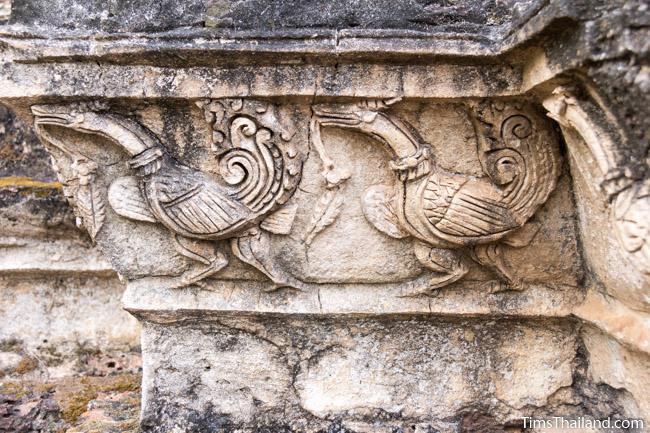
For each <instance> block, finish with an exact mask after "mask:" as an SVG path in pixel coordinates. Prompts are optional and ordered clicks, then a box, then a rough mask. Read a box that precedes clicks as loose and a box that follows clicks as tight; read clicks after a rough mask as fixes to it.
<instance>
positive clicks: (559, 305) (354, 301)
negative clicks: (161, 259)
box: [122, 278, 583, 323]
mask: <svg viewBox="0 0 650 433" xmlns="http://www.w3.org/2000/svg"><path fill="white" fill-rule="evenodd" d="M152 280H155V278H147V279H143V280H139V281H132V282H130V283H128V284H127V290H126V292H125V293H124V297H123V299H122V302H123V305H124V308H125V309H126V310H128V311H129V312H131V313H133V314H135V315H136V316H138V317H141V318H143V319H145V320H147V321H152V322H156V321H162V322H164V323H168V322H169V321H170V320H171V321H173V320H183V319H184V318H187V317H188V316H194V315H196V314H200V315H201V316H202V317H205V316H206V315H210V314H214V315H223V314H224V313H233V314H247V313H251V314H280V315H294V314H297V315H302V314H305V315H314V314H315V315H396V314H433V315H449V316H470V317H471V316H482V315H505V316H521V317H565V316H569V315H570V314H571V313H572V308H573V306H574V305H576V304H579V303H580V301H581V299H582V297H583V293H582V291H581V290H580V289H579V288H576V287H572V286H556V287H552V286H544V285H536V286H531V287H528V288H527V289H526V290H524V291H522V292H512V291H511V292H501V293H489V290H490V288H491V286H492V285H493V283H494V282H493V283H491V282H480V283H479V282H471V281H470V282H466V283H464V284H463V286H462V288H460V287H459V288H456V289H454V290H444V289H443V290H441V291H440V292H439V293H438V294H437V296H434V297H430V296H404V295H403V290H404V289H405V286H404V285H395V284H373V285H370V284H355V285H352V284H350V285H346V286H344V287H342V286H340V285H338V286H337V285H334V284H312V285H311V286H309V287H308V289H306V290H304V291H300V292H299V291H296V290H289V289H283V290H281V291H276V292H265V289H268V287H269V284H268V283H265V282H259V281H215V282H214V283H213V284H211V285H210V286H209V287H208V286H206V287H205V288H200V287H198V286H192V287H189V288H184V289H165V288H161V285H160V284H153V281H152ZM427 281H428V278H420V279H418V280H414V281H413V282H412V283H411V284H412V285H413V286H416V285H417V284H426V282H427Z"/></svg>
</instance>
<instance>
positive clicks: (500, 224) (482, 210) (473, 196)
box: [435, 179, 519, 240]
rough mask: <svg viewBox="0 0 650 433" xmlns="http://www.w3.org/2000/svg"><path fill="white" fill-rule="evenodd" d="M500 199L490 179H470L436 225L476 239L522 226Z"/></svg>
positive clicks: (450, 201)
mask: <svg viewBox="0 0 650 433" xmlns="http://www.w3.org/2000/svg"><path fill="white" fill-rule="evenodd" d="M500 199H501V194H500V192H499V191H498V190H497V189H496V188H495V187H494V186H493V185H492V184H491V183H490V182H488V181H485V180H483V179H470V180H467V181H466V182H465V183H464V184H463V185H462V187H460V188H459V189H458V190H457V191H456V193H455V194H454V195H453V196H452V197H451V199H450V200H449V206H448V207H447V209H446V212H444V216H443V217H442V218H441V219H440V220H439V221H438V222H437V223H435V227H436V228H437V229H438V230H439V231H441V232H442V233H445V234H448V235H451V236H455V237H460V238H470V239H475V240H476V238H481V237H485V236H491V235H495V234H499V233H503V232H507V231H509V230H512V229H513V228H516V227H519V225H518V224H517V222H516V221H515V220H514V219H513V217H512V214H511V212H510V210H509V209H508V208H507V206H506V205H505V204H504V203H503V202H502V201H501V200H500Z"/></svg>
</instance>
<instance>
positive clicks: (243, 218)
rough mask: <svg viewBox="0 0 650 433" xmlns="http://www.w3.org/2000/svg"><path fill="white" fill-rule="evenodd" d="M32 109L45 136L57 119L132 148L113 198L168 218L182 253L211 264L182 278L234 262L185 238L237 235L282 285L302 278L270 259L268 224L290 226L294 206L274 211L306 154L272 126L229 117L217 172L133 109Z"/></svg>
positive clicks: (276, 228)
mask: <svg viewBox="0 0 650 433" xmlns="http://www.w3.org/2000/svg"><path fill="white" fill-rule="evenodd" d="M32 112H33V114H34V115H35V125H36V130H37V131H39V132H40V133H41V135H42V137H43V138H44V139H45V140H48V139H49V137H50V136H49V135H46V134H44V133H43V129H42V128H43V126H45V125H56V126H60V127H65V128H69V129H72V130H75V131H79V132H82V133H86V134H95V135H100V136H103V137H105V138H108V139H110V140H112V141H114V142H115V143H117V144H118V145H119V146H120V147H121V148H122V149H123V150H124V151H125V152H127V153H128V154H129V155H130V156H131V159H130V160H129V162H128V165H129V167H130V168H131V169H133V170H134V171H135V172H136V176H127V177H122V178H118V179H116V180H114V181H113V182H112V184H111V186H110V187H109V191H108V199H109V203H110V204H111V206H112V207H113V209H114V210H115V211H116V213H118V214H119V215H122V216H125V217H128V218H131V219H134V220H138V221H148V222H159V223H161V224H163V225H164V226H165V227H167V228H168V229H169V230H170V231H171V232H173V233H174V235H175V240H176V243H177V250H178V252H179V253H181V254H183V255H184V256H187V257H189V258H191V259H193V260H197V261H199V262H202V263H204V264H205V265H206V266H205V267H204V268H202V269H200V270H198V271H191V272H189V273H188V274H184V275H183V276H182V278H181V279H180V282H179V284H178V285H179V286H185V285H189V284H193V283H196V282H198V281H199V280H201V279H203V278H206V277H208V276H210V275H212V274H214V273H215V272H218V271H219V270H221V269H222V268H224V267H225V266H226V265H227V259H226V257H225V256H224V254H223V253H221V252H218V253H217V254H216V255H214V256H213V257H209V256H206V254H205V253H203V252H202V251H201V250H200V248H197V246H196V245H194V246H192V244H193V243H192V242H191V241H189V240H188V239H186V238H190V239H201V240H220V239H231V247H232V250H233V253H234V254H235V255H236V256H237V257H238V258H240V259H241V260H242V261H244V262H246V263H249V264H251V265H253V266H255V267H256V268H257V269H259V270H260V271H262V272H263V273H265V274H266V275H267V276H268V277H269V278H270V279H271V280H273V281H274V282H275V283H276V285H277V286H290V287H296V288H299V287H300V286H301V282H299V281H297V280H295V279H294V278H292V277H291V276H289V275H285V274H283V273H282V272H281V271H280V270H278V269H276V268H275V267H274V266H273V265H272V264H271V263H269V262H268V251H267V249H268V248H269V245H268V234H266V232H265V230H264V229H265V228H266V229H267V230H268V231H272V232H274V233H285V232H288V230H289V229H290V226H291V224H292V222H293V217H294V216H295V208H293V207H285V208H283V209H280V210H279V211H277V212H275V213H273V212H274V211H275V210H276V208H277V207H278V206H279V205H280V204H283V203H285V202H286V201H287V200H288V198H289V197H290V196H291V194H292V193H293V191H294V190H295V188H296V186H297V183H298V181H299V178H300V173H301V168H302V163H303V161H304V155H303V154H301V153H300V152H298V151H297V150H296V149H295V148H289V149H283V150H281V149H280V147H279V146H278V145H277V144H276V142H275V140H274V137H273V133H272V131H270V130H269V129H267V128H264V127H262V126H261V125H259V124H257V123H256V122H255V120H253V119H252V118H250V117H248V116H245V115H241V116H237V117H234V118H233V119H232V120H230V122H229V126H230V129H229V131H228V133H229V137H228V139H227V140H226V141H227V143H226V142H224V148H223V149H221V155H220V159H219V169H220V172H219V174H220V175H221V176H220V177H221V178H217V176H214V175H211V174H207V173H203V172H201V171H199V170H196V169H194V168H190V167H188V166H186V165H184V164H182V163H180V162H179V161H177V160H176V159H174V158H173V157H171V156H170V155H169V154H168V153H167V152H166V151H165V149H164V147H163V146H162V144H161V143H160V141H159V140H158V139H157V138H156V136H155V135H154V134H153V133H151V132H150V131H149V130H147V129H145V128H144V127H143V126H141V125H140V124H138V123H137V122H134V121H132V120H130V119H128V118H126V117H121V116H117V115H112V114H107V113H98V112H94V111H90V110H79V109H78V108H75V107H72V106H54V105H39V106H33V107H32ZM50 141H51V140H50ZM58 146H59V147H61V145H60V144H59V145H58Z"/></svg>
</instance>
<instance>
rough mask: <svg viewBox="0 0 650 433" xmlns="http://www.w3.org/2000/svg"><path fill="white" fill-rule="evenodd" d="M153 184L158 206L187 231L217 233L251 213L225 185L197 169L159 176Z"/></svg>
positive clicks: (188, 232)
mask: <svg viewBox="0 0 650 433" xmlns="http://www.w3.org/2000/svg"><path fill="white" fill-rule="evenodd" d="M155 186H156V190H157V192H158V194H157V196H158V202H159V204H160V209H161V210H162V211H163V212H164V213H165V214H166V216H167V217H168V219H169V220H171V222H172V223H173V224H174V225H175V226H176V227H177V228H179V229H181V231H184V232H186V233H187V234H189V235H194V236H198V237H213V236H214V237H216V236H219V235H221V234H223V232H225V231H227V230H229V229H232V228H234V227H238V226H239V225H240V223H242V222H244V221H245V220H246V219H247V218H248V217H250V214H251V212H250V210H249V209H248V208H247V207H246V206H245V205H243V204H241V203H239V202H238V201H237V200H236V198H235V197H233V196H231V195H230V194H229V193H228V191H227V190H226V189H225V188H224V187H222V186H221V185H219V184H217V183H215V182H214V181H212V180H210V179H208V178H207V177H205V176H202V175H200V174H198V173H197V174H196V175H194V176H192V175H186V176H183V177H180V178H179V177H177V176H159V177H157V179H156V185H155ZM168 222H169V221H168Z"/></svg>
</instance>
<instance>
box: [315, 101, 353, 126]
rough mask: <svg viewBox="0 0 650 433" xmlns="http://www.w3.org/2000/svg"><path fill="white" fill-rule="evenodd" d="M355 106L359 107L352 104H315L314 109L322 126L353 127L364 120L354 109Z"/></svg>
mask: <svg viewBox="0 0 650 433" xmlns="http://www.w3.org/2000/svg"><path fill="white" fill-rule="evenodd" d="M355 108H357V107H356V106H352V105H350V106H346V105H340V106H337V105H315V106H313V107H312V111H313V112H314V115H315V116H316V119H317V121H318V123H319V124H320V125H322V126H340V127H346V126H347V127H351V126H356V125H359V124H360V123H361V122H362V119H361V117H360V116H359V115H358V114H357V113H356V112H355V111H354V109H355Z"/></svg>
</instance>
